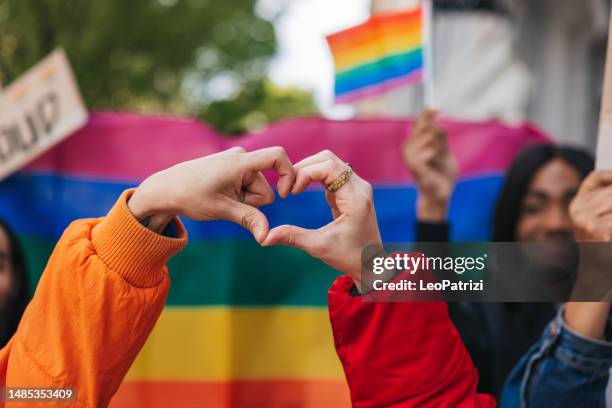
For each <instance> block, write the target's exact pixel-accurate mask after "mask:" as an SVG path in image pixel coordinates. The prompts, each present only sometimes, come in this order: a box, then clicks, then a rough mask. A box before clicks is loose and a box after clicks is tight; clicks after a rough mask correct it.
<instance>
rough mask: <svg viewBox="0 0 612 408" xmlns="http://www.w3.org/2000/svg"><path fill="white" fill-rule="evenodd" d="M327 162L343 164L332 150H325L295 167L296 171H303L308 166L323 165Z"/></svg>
mask: <svg viewBox="0 0 612 408" xmlns="http://www.w3.org/2000/svg"><path fill="white" fill-rule="evenodd" d="M327 160H337V161H339V162H341V160H340V159H339V158H338V156H336V155H335V154H334V153H333V152H332V151H330V150H323V151H321V152H319V153H317V154H314V155H312V156H310V157H306V158H305V159H304V160H302V161H300V162H298V163H297V164H296V165H295V166H293V167H294V168H295V170H296V171H299V170H301V169H303V168H304V167H306V166H310V165H313V164H316V163H321V162H324V161H327Z"/></svg>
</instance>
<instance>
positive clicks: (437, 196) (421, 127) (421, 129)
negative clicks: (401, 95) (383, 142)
mask: <svg viewBox="0 0 612 408" xmlns="http://www.w3.org/2000/svg"><path fill="white" fill-rule="evenodd" d="M436 115H437V113H436V112H435V111H432V110H426V111H424V112H423V113H421V115H420V116H419V117H418V119H417V121H416V123H415V125H414V128H413V129H412V134H411V135H410V137H409V138H408V139H407V140H406V142H405V143H404V146H403V149H402V157H403V159H404V163H405V164H406V166H407V167H408V170H410V172H411V173H412V175H413V176H414V178H415V181H416V183H417V188H418V197H417V218H418V219H419V220H420V221H425V222H444V221H446V218H447V214H448V206H449V202H450V198H451V195H452V192H453V188H454V186H455V180H456V178H457V163H456V161H455V158H454V157H453V155H452V153H451V152H450V150H449V148H448V144H447V141H446V134H445V132H444V130H442V129H441V128H440V127H438V126H437V125H436V123H435V121H434V120H435V118H436Z"/></svg>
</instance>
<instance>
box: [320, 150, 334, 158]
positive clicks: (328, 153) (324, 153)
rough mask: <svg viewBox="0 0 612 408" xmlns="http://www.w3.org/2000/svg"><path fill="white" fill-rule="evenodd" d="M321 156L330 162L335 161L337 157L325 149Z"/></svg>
mask: <svg viewBox="0 0 612 408" xmlns="http://www.w3.org/2000/svg"><path fill="white" fill-rule="evenodd" d="M321 156H323V157H325V158H327V159H328V160H333V159H334V158H335V157H336V155H335V154H334V153H333V152H332V151H331V150H329V149H325V150H323V151H322V152H321Z"/></svg>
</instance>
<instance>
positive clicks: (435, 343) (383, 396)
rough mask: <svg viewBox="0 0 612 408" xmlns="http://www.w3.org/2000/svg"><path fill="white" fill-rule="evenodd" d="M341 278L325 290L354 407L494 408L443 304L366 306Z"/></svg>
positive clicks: (349, 280)
mask: <svg viewBox="0 0 612 408" xmlns="http://www.w3.org/2000/svg"><path fill="white" fill-rule="evenodd" d="M352 286H353V281H352V279H351V278H350V277H348V276H342V277H340V278H338V279H337V280H336V282H334V284H333V285H332V287H331V288H330V290H329V295H328V297H329V314H330V319H331V324H332V329H333V332H334V343H335V346H336V351H337V353H338V356H339V357H340V360H341V361H342V365H343V367H344V372H345V375H346V378H347V381H348V384H349V387H350V390H351V400H352V402H353V407H355V408H369V407H440V408H442V407H449V408H450V407H452V408H457V407H469V408H492V407H495V406H496V403H495V400H494V399H493V397H491V396H489V395H484V394H477V393H476V385H477V383H478V372H477V370H476V369H475V368H474V365H473V364H472V360H471V358H470V356H469V354H468V352H467V350H466V349H465V347H464V345H463V343H462V341H461V338H460V337H459V334H458V332H457V330H456V329H455V327H454V326H453V324H452V322H451V320H450V318H449V316H448V309H447V307H446V303H444V302H395V303H385V302H364V301H362V299H361V297H359V296H355V297H353V296H351V295H350V288H351V287H352Z"/></svg>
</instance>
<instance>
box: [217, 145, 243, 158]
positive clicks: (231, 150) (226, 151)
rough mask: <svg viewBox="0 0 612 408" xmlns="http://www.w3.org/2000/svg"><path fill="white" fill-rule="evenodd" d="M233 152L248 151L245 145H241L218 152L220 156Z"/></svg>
mask: <svg viewBox="0 0 612 408" xmlns="http://www.w3.org/2000/svg"><path fill="white" fill-rule="evenodd" d="M233 153H246V150H245V148H244V147H240V146H234V147H230V148H229V149H227V150H223V151H222V152H219V153H217V154H218V155H219V156H228V155H230V154H233Z"/></svg>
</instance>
